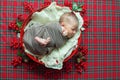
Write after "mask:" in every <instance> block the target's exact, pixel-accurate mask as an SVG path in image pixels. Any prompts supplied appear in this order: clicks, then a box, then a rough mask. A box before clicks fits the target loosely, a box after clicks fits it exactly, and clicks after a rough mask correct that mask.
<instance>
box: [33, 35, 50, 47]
mask: <svg viewBox="0 0 120 80" xmlns="http://www.w3.org/2000/svg"><path fill="white" fill-rule="evenodd" d="M35 40H36V41H37V42H39V43H40V44H41V45H43V46H46V45H47V44H48V43H49V42H50V37H48V38H47V39H43V38H40V37H37V36H36V37H35Z"/></svg>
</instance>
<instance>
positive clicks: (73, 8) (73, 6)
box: [72, 2, 78, 11]
mask: <svg viewBox="0 0 120 80" xmlns="http://www.w3.org/2000/svg"><path fill="white" fill-rule="evenodd" d="M77 9H78V6H77V4H76V3H75V2H73V4H72V10H73V11H76V10H77Z"/></svg>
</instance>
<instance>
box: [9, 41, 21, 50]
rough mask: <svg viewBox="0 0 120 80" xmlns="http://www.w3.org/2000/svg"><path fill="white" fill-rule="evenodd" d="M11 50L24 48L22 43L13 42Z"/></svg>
mask: <svg viewBox="0 0 120 80" xmlns="http://www.w3.org/2000/svg"><path fill="white" fill-rule="evenodd" d="M10 46H11V48H14V49H18V48H19V49H20V48H22V42H21V41H19V42H18V41H15V40H14V41H12V42H11V44H10Z"/></svg>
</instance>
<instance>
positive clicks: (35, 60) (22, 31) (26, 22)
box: [20, 7, 81, 65]
mask: <svg viewBox="0 0 120 80" xmlns="http://www.w3.org/2000/svg"><path fill="white" fill-rule="evenodd" d="M44 8H46V7H43V8H41V9H38V10H36V11H33V12H31V13H30V14H29V15H28V17H27V18H26V19H25V20H24V22H23V24H22V27H21V32H20V40H21V42H22V44H23V35H24V29H25V27H26V25H27V24H28V23H29V21H30V20H31V16H32V14H33V13H34V12H40V11H41V10H42V9H44ZM80 43H81V34H80V36H79V38H78V43H77V45H80ZM78 47H79V46H78ZM78 47H76V48H75V49H74V50H73V51H72V53H71V54H70V55H69V56H68V57H67V58H65V59H64V62H66V61H68V60H69V59H70V58H72V57H73V56H74V55H75V54H77V52H78ZM22 48H23V49H24V47H23V46H22ZM24 50H25V49H24ZM25 54H26V55H27V56H28V57H29V58H30V59H32V60H33V61H34V62H37V63H39V64H41V65H44V63H43V62H42V61H39V60H38V59H36V58H35V57H34V56H32V55H31V54H29V53H26V52H25Z"/></svg>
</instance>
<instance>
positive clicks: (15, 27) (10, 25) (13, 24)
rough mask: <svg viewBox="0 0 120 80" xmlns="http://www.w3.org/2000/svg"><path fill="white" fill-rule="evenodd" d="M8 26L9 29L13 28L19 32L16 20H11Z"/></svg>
mask: <svg viewBox="0 0 120 80" xmlns="http://www.w3.org/2000/svg"><path fill="white" fill-rule="evenodd" d="M8 28H9V29H11V30H14V31H15V32H20V31H19V30H20V29H19V27H18V26H17V24H16V22H11V23H10V24H9V25H8Z"/></svg>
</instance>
